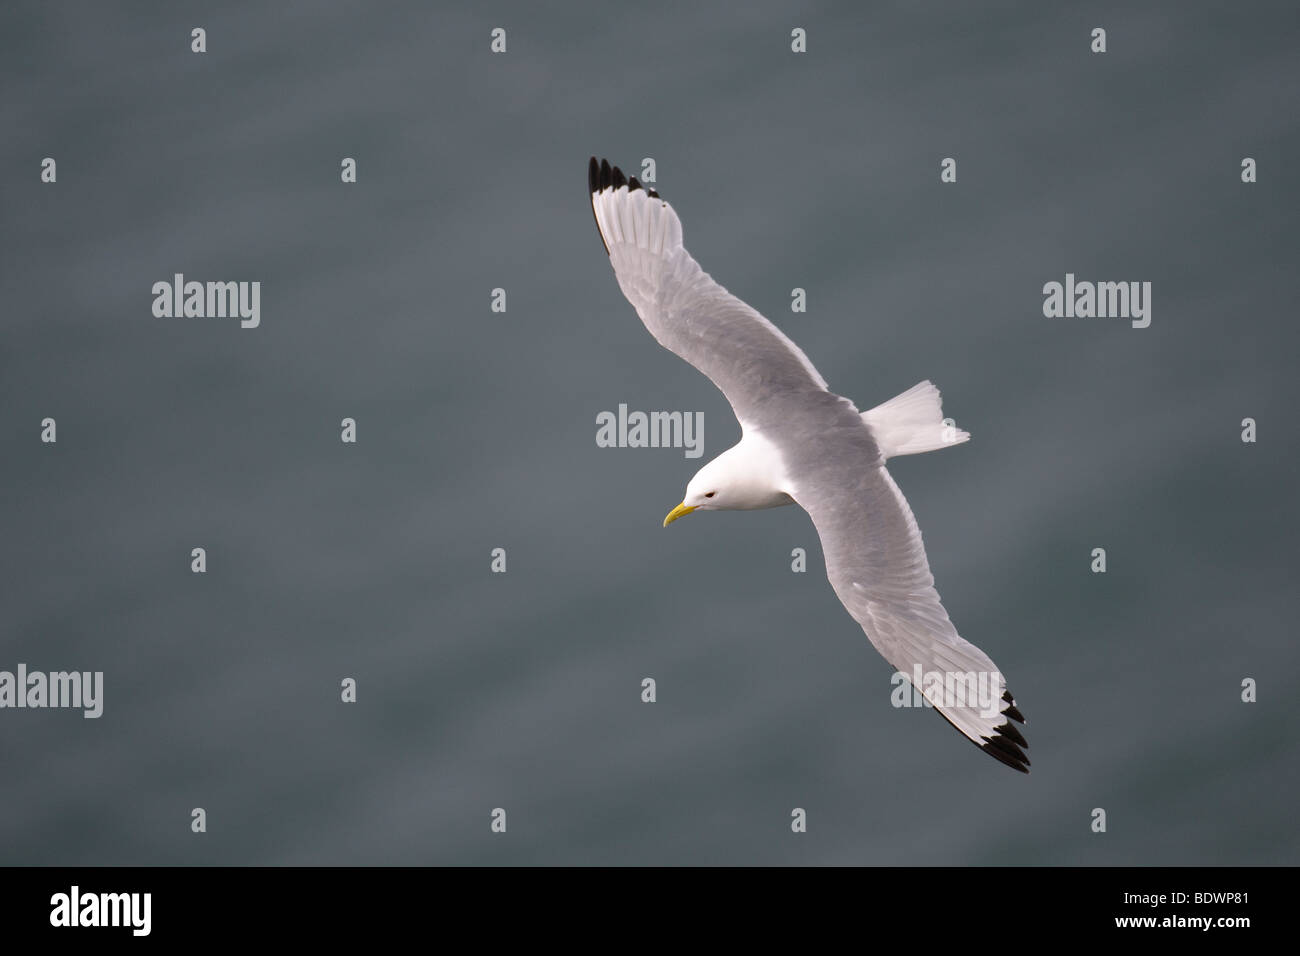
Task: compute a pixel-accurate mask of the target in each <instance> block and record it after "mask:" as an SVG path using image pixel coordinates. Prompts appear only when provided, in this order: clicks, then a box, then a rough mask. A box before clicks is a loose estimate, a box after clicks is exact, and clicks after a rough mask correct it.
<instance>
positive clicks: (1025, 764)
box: [979, 723, 1029, 773]
mask: <svg viewBox="0 0 1300 956" xmlns="http://www.w3.org/2000/svg"><path fill="white" fill-rule="evenodd" d="M1008 730H1011V731H1012V732H1013V733H1014V734H1015V736H1016V737H1018V738H1019V740H1016V739H1015V738H1013V737H1010V736H1008V735H1007V731H1008ZM984 741H985V742H984V743H982V744H979V748H980V750H982V751H984V752H985V753H986V754H988V755H989V756H990V757H992V758H993V759H994V760H996V761H998V762H999V763H1004V764H1006V765H1007V766H1008V767H1010V768H1011V769H1012V770H1019V771H1020V772H1021V773H1029V757H1028V756H1027V755H1026V754H1025V752H1024V751H1023V750H1021V749H1020V748H1021V747H1028V746H1029V745H1028V744H1026V743H1025V738H1024V737H1022V736H1021V735H1020V732H1019V731H1017V730H1016V729H1015V728H1014V727H1012V726H1011V724H1010V723H1007V724H1004V725H1003V726H1001V727H998V728H997V733H995V734H994V735H993V736H992V737H985V738H984Z"/></svg>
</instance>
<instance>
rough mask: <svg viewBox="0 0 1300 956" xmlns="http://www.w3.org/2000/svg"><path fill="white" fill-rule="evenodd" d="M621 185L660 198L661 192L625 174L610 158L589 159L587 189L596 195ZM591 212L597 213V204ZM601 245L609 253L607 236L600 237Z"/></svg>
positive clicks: (598, 226)
mask: <svg viewBox="0 0 1300 956" xmlns="http://www.w3.org/2000/svg"><path fill="white" fill-rule="evenodd" d="M620 186H626V187H627V188H628V191H629V192H632V191H635V190H637V189H640V190H642V191H643V192H644V193H645V194H646V195H647V196H649V197H650V198H651V199H658V198H659V193H657V192H656V191H655V190H653V189H646V188H645V186H643V185H642V184H641V183H640V182H638V181H637V178H636V177H635V176H624V175H623V170H621V169H619V168H618V167H617V166H611V165H610V164H609V160H608V159H602V160H599V161H597V159H596V157H595V156H593V157H591V159H589V160H588V161H587V191H588V192H589V193H590V194H591V195H593V196H594V195H595V194H596V193H598V192H600V191H601V190H604V189H618V188H619V187H620ZM591 214H592V216H593V217H594V216H595V215H596V209H595V206H593V207H592V210H591ZM596 231H597V232H598V233H599V232H600V220H596ZM600 243H601V245H603V246H605V255H609V246H608V245H606V243H605V237H604V236H603V235H602V236H601V237H600Z"/></svg>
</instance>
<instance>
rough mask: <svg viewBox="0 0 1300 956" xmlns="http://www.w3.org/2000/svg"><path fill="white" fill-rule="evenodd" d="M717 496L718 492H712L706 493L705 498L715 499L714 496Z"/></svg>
mask: <svg viewBox="0 0 1300 956" xmlns="http://www.w3.org/2000/svg"><path fill="white" fill-rule="evenodd" d="M716 494H717V492H716V491H710V492H706V493H705V495H704V497H706V498H712V497H713V496H714V495H716Z"/></svg>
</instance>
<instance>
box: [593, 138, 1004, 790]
mask: <svg viewBox="0 0 1300 956" xmlns="http://www.w3.org/2000/svg"><path fill="white" fill-rule="evenodd" d="M587 182H588V188H589V191H590V194H591V209H592V212H593V213H594V214H595V217H596V228H597V230H598V231H599V233H600V238H601V241H602V242H603V243H604V245H605V252H606V253H607V254H608V256H609V261H610V265H612V266H613V267H614V276H615V278H616V279H617V280H618V285H619V288H620V289H622V290H623V294H624V295H625V296H627V299H628V301H629V302H631V303H632V306H633V308H635V309H636V313H637V315H638V316H640V318H641V321H642V322H643V323H644V324H645V327H646V328H647V329H649V330H650V334H651V335H653V336H654V337H655V339H656V340H657V341H658V342H659V344H660V345H662V346H663V347H664V348H666V349H668V350H669V351H671V352H673V353H675V354H676V355H678V356H679V357H681V358H682V359H685V360H686V361H687V362H689V363H690V364H691V365H693V366H695V368H696V369H698V370H699V371H700V372H702V373H703V374H704V375H705V376H707V377H708V378H709V379H710V380H711V381H712V382H713V384H714V385H716V386H717V387H718V389H719V390H721V392H722V394H723V395H724V396H725V397H726V399H727V401H728V402H729V403H730V404H731V409H732V411H733V412H734V413H735V415H736V419H737V420H738V421H739V423H740V427H741V439H740V441H739V442H738V443H737V444H736V445H734V446H732V447H731V448H728V449H727V450H726V451H724V452H723V453H722V454H720V455H719V456H718V457H717V458H714V459H713V460H712V461H710V462H709V463H708V464H706V465H705V466H704V467H703V468H701V469H700V470H699V471H698V472H697V473H696V474H695V477H694V478H692V479H691V480H690V482H689V483H688V484H687V486H686V496H685V497H684V498H683V499H682V503H681V504H679V505H678V506H677V507H676V508H674V509H673V510H672V511H670V512H669V513H668V516H667V517H666V518H664V527H667V526H668V525H670V524H672V523H673V522H674V521H676V520H677V519H679V518H681V517H683V516H685V515H688V514H692V513H694V512H696V511H722V510H752V509H759V508H776V507H780V506H782V505H788V504H792V503H794V504H798V505H799V506H800V507H802V508H803V509H804V510H805V511H807V512H808V514H809V516H810V517H811V518H812V521H813V525H814V527H815V528H816V529H817V535H818V537H819V538H820V539H821V545H822V551H823V553H824V555H825V560H826V576H827V578H829V579H830V583H831V587H832V588H833V589H834V591H835V594H836V596H837V597H839V599H840V602H841V603H842V604H843V605H844V607H845V609H846V610H847V611H848V612H849V615H850V616H851V617H852V618H853V619H854V620H855V621H857V622H858V624H860V625H861V626H862V629H863V631H865V632H866V635H867V638H868V639H869V640H870V641H871V643H872V645H873V646H874V647H875V648H876V650H877V651H879V652H880V654H881V656H883V657H884V658H885V660H886V661H888V662H889V663H890V665H892V666H893V667H894V669H895V672H896V674H901V675H903V678H905V679H906V680H907V681H908V682H909V683H910V684H911V685H912V687H913V693H914V694H915V693H918V692H919V693H920V694H921V695H922V696H923V698H924V702H925V703H928V704H929V705H932V706H933V707H934V709H936V710H937V711H938V712H939V713H940V714H941V715H942V716H943V717H944V719H945V720H947V721H948V722H949V723H950V724H952V725H953V726H954V727H956V728H957V730H958V731H960V732H961V733H962V734H963V735H965V736H966V737H967V738H968V739H969V740H970V741H972V742H973V743H974V744H975V745H976V746H977V747H979V748H980V749H981V750H983V751H984V752H985V753H986V754H988V755H989V756H991V757H993V758H994V759H996V760H998V761H1000V762H1002V763H1004V764H1006V765H1007V766H1008V767H1012V768H1014V769H1016V770H1019V771H1021V772H1022V773H1028V772H1029V757H1028V756H1026V754H1025V751H1024V748H1027V747H1028V746H1029V745H1028V744H1027V743H1026V742H1025V738H1024V736H1023V735H1022V734H1021V732H1020V731H1019V730H1018V729H1017V728H1016V726H1015V723H1013V721H1015V722H1019V723H1024V720H1025V718H1024V716H1023V715H1022V714H1021V713H1020V710H1019V709H1018V708H1017V707H1016V701H1015V698H1014V697H1012V695H1011V692H1010V691H1009V690H1007V689H1006V683H1005V681H1004V680H1003V677H1002V674H1001V672H1000V671H998V669H997V667H996V666H995V665H994V663H993V661H992V660H990V659H989V656H988V655H987V654H985V653H984V652H983V651H982V650H980V649H979V648H978V647H976V646H975V645H974V644H971V643H969V642H967V641H965V640H963V639H962V638H961V637H959V636H958V634H957V630H956V628H954V627H953V625H952V622H951V621H950V620H949V619H948V612H947V611H945V610H944V607H943V605H942V604H941V603H940V601H939V593H938V592H937V591H936V590H935V589H934V577H933V575H932V574H931V573H930V565H929V562H928V561H927V560H926V557H925V548H924V546H923V545H922V543H921V532H920V530H919V529H918V528H917V526H916V519H915V518H914V517H912V510H911V508H909V507H908V505H907V499H906V498H904V497H903V493H902V492H901V491H900V490H899V488H898V485H896V484H895V483H894V479H893V478H892V477H890V474H889V472H888V471H887V470H886V469H885V462H886V461H887V460H888V459H889V458H892V457H895V456H898V455H915V454H919V453H921V452H927V451H933V450H935V449H939V448H945V447H947V446H948V445H953V444H959V443H961V442H964V441H966V440H967V439H969V438H970V435H969V433H967V432H965V431H962V430H961V429H958V428H956V427H955V425H954V424H953V422H952V420H951V419H948V420H945V419H944V417H943V411H942V405H941V403H940V395H939V390H938V389H937V388H935V386H934V385H933V384H931V383H930V382H928V381H925V382H921V383H920V384H918V385H914V386H913V387H912V388H910V389H908V390H907V391H905V392H903V393H902V394H901V395H898V396H896V397H895V398H892V399H890V400H889V401H887V402H885V403H884V404H882V405H878V406H876V407H875V408H873V409H871V410H870V411H867V412H861V411H859V410H858V408H857V407H856V406H855V405H854V404H853V402H851V401H849V399H847V398H844V397H843V396H841V395H836V394H835V393H834V392H832V391H830V389H829V388H828V387H827V385H826V382H825V381H824V380H823V379H822V377H821V375H819V374H818V372H817V369H815V368H814V367H813V365H812V363H811V362H810V361H808V358H807V356H805V355H804V353H803V352H802V351H800V350H799V347H798V346H797V345H795V344H794V342H792V341H790V339H789V338H787V337H786V336H785V335H784V334H783V333H782V332H781V330H780V329H778V328H777V327H776V326H775V325H773V324H772V323H771V322H769V321H768V320H767V319H766V318H764V317H763V316H762V315H760V314H759V313H758V312H757V311H756V310H754V309H752V308H750V307H749V306H748V305H746V304H745V303H744V302H742V301H741V300H740V299H738V298H736V297H735V296H734V295H732V294H731V293H729V292H728V291H727V290H726V289H724V288H723V287H722V286H720V285H719V284H718V283H717V282H715V281H714V280H713V279H712V278H711V277H710V276H709V275H708V273H706V272H705V271H704V270H703V269H701V268H700V265H699V263H697V262H696V261H695V260H694V259H693V258H691V255H690V253H688V252H687V251H686V248H685V247H684V246H683V245H682V224H681V221H680V220H679V219H678V218H677V213H676V212H675V211H674V210H673V208H672V206H670V205H669V204H668V203H667V202H666V201H664V200H663V199H661V198H660V197H659V194H658V193H657V192H656V191H655V190H653V189H647V188H645V187H644V186H643V185H642V184H641V183H639V182H637V179H636V177H635V176H632V177H628V176H625V175H624V174H623V172H622V171H621V170H620V169H619V168H618V167H617V166H613V167H611V166H610V164H609V161H608V160H602V161H600V162H597V161H596V158H595V157H594V156H593V157H592V158H591V162H590V163H589V165H588V170H587ZM900 686H901V685H900Z"/></svg>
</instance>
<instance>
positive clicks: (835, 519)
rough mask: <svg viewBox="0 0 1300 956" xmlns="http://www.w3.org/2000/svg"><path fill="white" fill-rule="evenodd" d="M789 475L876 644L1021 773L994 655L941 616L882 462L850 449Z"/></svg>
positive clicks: (1024, 760)
mask: <svg viewBox="0 0 1300 956" xmlns="http://www.w3.org/2000/svg"><path fill="white" fill-rule="evenodd" d="M793 479H794V484H795V486H796V487H795V490H794V491H793V497H794V499H795V501H796V502H798V503H799V504H800V505H801V506H802V507H803V509H804V510H805V511H807V512H808V514H809V515H810V516H811V517H812V519H813V524H814V526H816V528H817V535H818V537H819V538H821V543H822V551H823V552H824V553H825V555H826V576H827V577H828V578H830V582H831V586H832V587H833V588H834V589H835V593H836V595H837V596H838V597H839V599H840V601H841V602H842V603H843V604H844V607H845V609H846V610H848V612H849V614H851V615H852V616H853V618H854V620H856V621H857V622H858V623H859V624H861V625H862V629H863V630H864V631H865V632H866V634H867V637H868V638H869V639H870V641H871V643H872V644H873V645H874V646H875V648H876V650H878V651H879V652H880V653H881V655H882V656H883V657H884V658H885V660H887V661H889V663H890V664H892V665H893V666H894V669H895V670H896V671H897V672H899V673H902V674H904V675H905V676H906V677H907V679H908V681H909V683H912V684H913V685H917V686H916V689H917V690H918V691H920V692H921V693H922V694H923V695H924V696H925V698H926V700H928V701H929V702H930V704H931V705H932V706H933V707H934V708H935V709H936V710H938V711H939V713H940V714H942V715H943V717H944V719H945V720H947V721H948V723H950V724H952V725H953V726H954V727H956V728H957V729H958V730H959V731H961V732H962V733H963V734H964V735H965V736H966V737H967V738H969V739H970V740H971V742H972V743H974V744H975V745H976V746H977V747H979V748H980V749H982V750H983V751H984V752H985V753H987V754H988V755H989V756H991V757H993V758H994V759H996V760H998V761H1000V762H1002V763H1004V764H1006V765H1007V766H1008V767H1012V768H1014V769H1016V770H1019V771H1021V772H1022V773H1028V772H1029V757H1028V756H1026V755H1025V752H1024V749H1023V748H1025V747H1027V746H1028V744H1026V743H1025V738H1024V736H1023V735H1022V734H1021V733H1020V731H1019V730H1018V729H1017V728H1016V725H1015V723H1013V721H1020V722H1023V721H1024V717H1023V716H1022V715H1021V713H1020V711H1019V709H1018V708H1017V707H1016V701H1015V698H1014V697H1012V696H1011V692H1010V691H1009V690H1007V689H1006V681H1005V680H1004V678H1003V677H1002V674H1001V672H1000V671H998V669H997V667H996V665H994V663H993V661H992V660H991V659H990V658H989V656H988V655H987V654H985V653H984V652H983V651H982V650H980V649H979V648H978V647H976V646H975V645H974V644H972V643H970V642H969V641H966V640H963V639H962V638H961V636H960V635H958V634H957V629H956V628H955V627H953V624H952V621H950V620H949V619H948V612H947V611H946V610H944V607H943V604H942V603H940V601H939V592H938V591H936V590H935V589H934V576H933V575H932V574H931V573H930V562H929V561H928V560H927V559H926V556H925V546H924V545H923V544H922V543H921V532H920V530H919V529H918V528H917V526H916V519H915V518H914V517H913V516H912V509H911V508H910V507H908V504H907V499H905V498H904V497H903V493H902V492H901V491H900V490H899V488H898V485H896V484H895V483H894V479H893V478H892V477H891V476H890V474H889V472H888V471H887V470H886V469H885V467H884V465H875V466H874V467H873V466H872V464H871V459H870V456H869V455H866V454H861V453H858V454H851V455H846V456H844V458H843V459H842V460H841V461H840V462H838V463H836V462H834V461H830V460H828V461H826V462H824V463H823V464H822V465H820V466H818V467H807V468H797V469H796V470H795V474H794V475H793Z"/></svg>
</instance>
